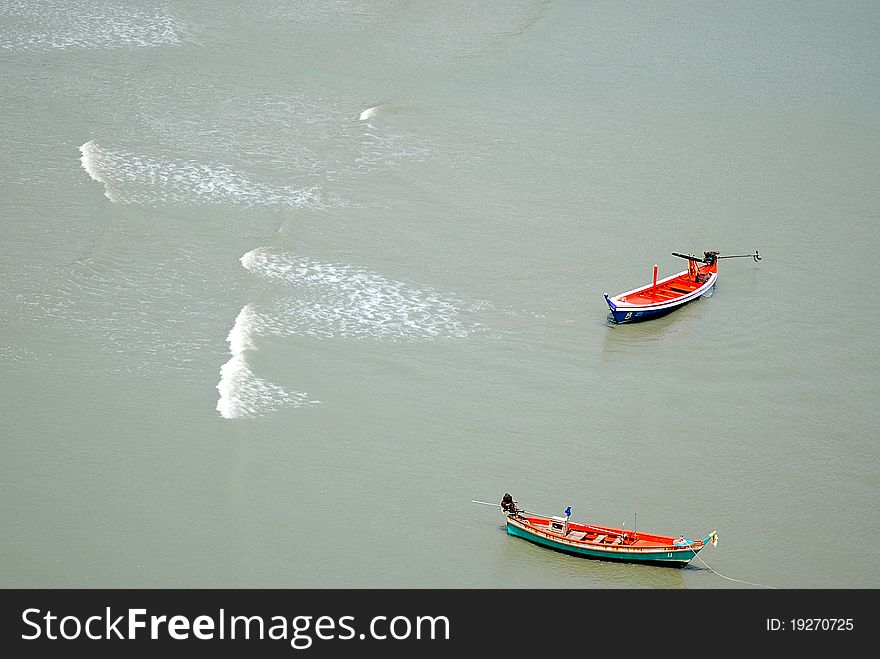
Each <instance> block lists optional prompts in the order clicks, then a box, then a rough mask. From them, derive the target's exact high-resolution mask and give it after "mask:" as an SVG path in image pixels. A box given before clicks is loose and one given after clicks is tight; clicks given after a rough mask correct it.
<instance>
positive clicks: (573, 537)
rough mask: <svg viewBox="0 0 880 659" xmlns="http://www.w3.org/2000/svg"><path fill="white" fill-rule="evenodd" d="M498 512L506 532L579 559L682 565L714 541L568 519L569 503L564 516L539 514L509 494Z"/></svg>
mask: <svg viewBox="0 0 880 659" xmlns="http://www.w3.org/2000/svg"><path fill="white" fill-rule="evenodd" d="M477 503H483V502H477ZM501 511H502V512H503V513H504V514H505V515H506V516H507V533H508V535H512V536H516V537H518V538H523V539H524V540H528V541H529V542H533V543H535V544H537V545H540V546H542V547H547V548H549V549H554V550H556V551H560V552H564V553H566V554H572V555H574V556H580V557H582V558H595V559H600V560H607V561H623V562H628V563H643V564H646V565H664V566H669V567H685V566H686V565H687V564H688V563H690V562H691V561H692V560H694V558H696V556H697V554H698V553H700V551H701V550H702V549H703V548H704V547H705V546H706V545H708V544H711V545H712V546H713V547H714V546H716V545H717V544H718V534H717V533H716V532H715V531H712V532H711V533H709V534H708V535H706V536H705V537H703V538H702V539H701V540H689V539H687V538H686V537H685V536H684V535H683V534H680V535H678V536H677V537H676V536H671V535H657V534H655V533H644V532H643V531H637V530H636V529H635V528H632V529H622V528H614V527H610V526H599V525H595V524H584V523H580V522H572V521H571V507H570V506H569V507H568V508H566V509H565V517H561V516H548V515H539V514H537V513H533V512H529V511H526V510H522V509H520V508H519V507H518V506H517V504H516V502H515V501H514V500H513V499H512V497H510V495H509V494H505V496H504V499H502V501H501Z"/></svg>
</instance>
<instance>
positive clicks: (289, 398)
mask: <svg viewBox="0 0 880 659" xmlns="http://www.w3.org/2000/svg"><path fill="white" fill-rule="evenodd" d="M260 326H261V319H260V316H259V315H258V314H257V313H256V312H255V311H254V310H253V308H252V307H251V305H245V306H244V308H242V310H241V311H240V312H239V314H238V317H236V319H235V323H234V324H233V326H232V329H231V330H230V331H229V334H228V336H227V341H228V342H229V352H230V355H231V358H230V359H229V361H227V362H226V363H225V364H224V365H223V366H221V367H220V382H218V383H217V391H218V392H219V393H220V398H219V399H218V401H217V411H218V412H219V413H220V416H222V417H223V418H225V419H239V418H246V417H254V416H260V415H263V414H266V413H267V412H272V411H275V410H278V409H281V408H282V407H306V406H311V405H317V404H319V403H320V401H318V400H310V399H309V396H308V394H307V393H305V392H302V391H287V390H285V389H284V388H282V387H280V386H278V385H276V384H272V383H271V382H267V381H266V380H264V379H262V378H260V377H257V376H256V375H254V372H253V371H252V370H251V368H250V366H249V365H248V363H247V352H248V351H250V350H254V349H255V348H254V341H253V339H254V336H255V334H256V333H257V332H258V331H259V328H260Z"/></svg>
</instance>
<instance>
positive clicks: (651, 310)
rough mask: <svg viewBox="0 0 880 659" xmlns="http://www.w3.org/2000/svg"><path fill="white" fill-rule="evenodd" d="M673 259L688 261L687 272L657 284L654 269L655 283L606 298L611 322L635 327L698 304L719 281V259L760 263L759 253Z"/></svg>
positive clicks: (674, 253)
mask: <svg viewBox="0 0 880 659" xmlns="http://www.w3.org/2000/svg"><path fill="white" fill-rule="evenodd" d="M672 255H673V256H678V257H681V258H683V259H687V262H688V267H687V270H684V271H682V272H679V273H677V274H674V275H672V276H671V277H666V278H665V279H661V280H659V281H658V280H657V266H656V265H655V266H654V280H653V281H652V282H651V283H650V284H648V285H646V286H641V287H639V288H634V289H633V290H631V291H626V292H625V293H620V294H618V295H615V296H613V297H610V296H608V295H607V294H606V295H605V301H606V302H607V303H608V307H609V308H610V309H611V318H612V320H613V321H614V322H615V323H635V322H639V321H643V320H651V319H652V318H659V317H660V316H664V315H666V314H668V313H669V312H670V311H675V310H676V309H678V308H679V307H682V306H684V305H685V304H687V303H688V302H693V301H694V300H698V299H699V298H701V297H702V296H703V295H705V294H706V293H708V292H709V291H710V290H712V287H713V286H715V281H716V280H717V279H718V259H733V258H742V257H751V258H753V259H754V260H755V261H760V260H761V257H760V256H759V255H758V252H757V251H756V252H755V253H754V254H737V255H731V256H719V254H718V252H703V258H702V259H701V258H699V257H697V256H693V255H692V254H679V253H678V252H673V253H672Z"/></svg>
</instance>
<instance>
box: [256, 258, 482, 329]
mask: <svg viewBox="0 0 880 659" xmlns="http://www.w3.org/2000/svg"><path fill="white" fill-rule="evenodd" d="M241 264H242V265H243V266H244V267H245V268H246V269H247V270H249V271H250V272H253V273H254V274H257V275H259V276H261V277H264V278H265V279H268V280H273V281H277V282H282V283H284V284H285V285H287V286H290V287H294V288H296V293H295V294H294V295H284V296H282V297H280V298H279V299H278V300H276V303H275V305H274V307H273V308H272V309H271V310H269V309H267V310H266V313H264V314H263V323H264V327H265V329H264V331H265V332H267V333H272V334H278V335H291V334H298V335H307V336H313V337H317V338H329V337H344V338H348V339H366V338H370V339H380V340H390V341H421V340H428V339H439V338H464V337H467V336H469V335H470V334H472V333H474V332H477V331H482V327H481V325H480V323H477V322H468V321H467V320H466V308H465V307H466V305H465V303H464V302H463V301H462V300H459V299H457V298H456V297H454V296H448V295H446V296H444V295H440V294H439V293H437V292H436V291H434V290H433V289H423V290H422V289H418V288H414V287H411V286H409V285H407V284H405V283H403V282H400V281H395V280H392V279H387V278H385V277H382V276H380V275H378V274H376V273H372V272H369V271H367V270H364V269H361V268H356V267H353V266H350V265H346V264H339V263H322V262H319V261H316V260H314V259H310V258H307V257H303V256H297V255H293V254H287V253H281V254H276V253H273V252H270V251H269V250H266V249H262V248H258V249H255V250H252V251H250V252H248V253H247V254H245V255H244V256H242V257H241ZM480 304H481V305H485V304H486V303H485V302H481V303H480Z"/></svg>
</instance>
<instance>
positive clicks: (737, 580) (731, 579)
mask: <svg viewBox="0 0 880 659" xmlns="http://www.w3.org/2000/svg"><path fill="white" fill-rule="evenodd" d="M694 558H696V559H697V560H698V561H700V563H702V564H703V565H705V566H706V567H707V568H708V569H709V571H710V572H714V573H715V574H717V575H718V576H719V577H721V578H722V579H727V580H728V581H736V582H737V583H747V584H749V585H751V586H760V587H761V588H773V589H774V590H775V589H776V586H765V585H764V584H762V583H755V582H754V581H743V580H742V579H734V578H732V577H725V576H724V575H723V574H721V573H720V572H718V571H717V570H713V569H712V568H711V567H709V564H708V563H707V562H706V561H704V560H703V559H702V558H700V557H699V556H698V555H697V554H694Z"/></svg>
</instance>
